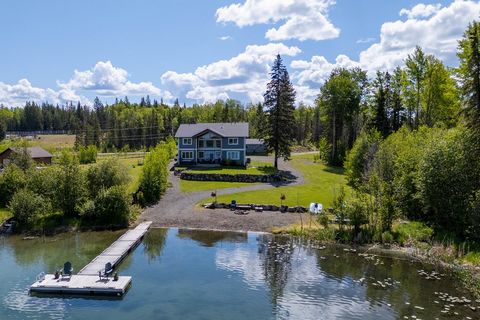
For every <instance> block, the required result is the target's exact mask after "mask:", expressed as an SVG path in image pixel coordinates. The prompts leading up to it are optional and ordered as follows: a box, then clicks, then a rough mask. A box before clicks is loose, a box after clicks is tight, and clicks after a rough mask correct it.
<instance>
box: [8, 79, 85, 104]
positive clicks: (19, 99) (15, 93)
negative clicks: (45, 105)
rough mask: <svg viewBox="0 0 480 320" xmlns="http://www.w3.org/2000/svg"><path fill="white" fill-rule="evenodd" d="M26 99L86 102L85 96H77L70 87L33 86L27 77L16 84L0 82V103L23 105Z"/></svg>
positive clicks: (52, 101)
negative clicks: (54, 88)
mask: <svg viewBox="0 0 480 320" xmlns="http://www.w3.org/2000/svg"><path fill="white" fill-rule="evenodd" d="M26 101H35V102H37V103H41V102H50V103H55V104H56V103H59V104H61V103H65V102H78V101H80V102H81V103H85V102H87V99H86V98H85V97H81V96H78V95H77V94H76V93H75V91H72V90H70V89H60V90H53V89H50V88H46V89H45V88H39V87H34V86H33V85H32V84H31V83H30V81H28V80H27V79H21V80H19V81H18V82H17V83H16V84H7V83H3V82H0V104H2V105H4V106H8V107H11V106H23V105H24V104H25V102H26Z"/></svg>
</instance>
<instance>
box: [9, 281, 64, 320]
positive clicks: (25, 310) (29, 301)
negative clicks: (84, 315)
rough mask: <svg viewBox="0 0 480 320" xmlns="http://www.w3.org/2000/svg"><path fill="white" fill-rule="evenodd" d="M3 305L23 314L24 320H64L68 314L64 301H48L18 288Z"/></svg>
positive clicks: (13, 290) (13, 289)
mask: <svg viewBox="0 0 480 320" xmlns="http://www.w3.org/2000/svg"><path fill="white" fill-rule="evenodd" d="M3 305H4V306H5V307H6V308H7V309H10V310H12V311H18V312H21V314H22V319H24V318H28V319H42V318H48V319H53V320H57V319H59V320H60V319H64V317H65V314H66V306H65V301H64V300H63V299H46V298H39V297H34V296H30V295H29V294H28V289H25V288H21V287H19V286H16V287H14V288H12V289H11V290H10V291H9V293H8V294H7V295H6V296H5V298H4V299H3Z"/></svg>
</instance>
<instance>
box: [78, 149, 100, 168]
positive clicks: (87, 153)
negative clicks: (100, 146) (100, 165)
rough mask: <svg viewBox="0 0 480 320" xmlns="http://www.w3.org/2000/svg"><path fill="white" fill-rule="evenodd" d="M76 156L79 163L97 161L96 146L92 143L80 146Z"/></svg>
mask: <svg viewBox="0 0 480 320" xmlns="http://www.w3.org/2000/svg"><path fill="white" fill-rule="evenodd" d="M78 157H79V160H80V163H81V164H88V163H95V162H96V161H97V147H95V146H94V145H89V146H88V147H84V146H80V148H79V150H78Z"/></svg>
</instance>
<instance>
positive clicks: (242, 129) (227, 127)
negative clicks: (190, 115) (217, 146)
mask: <svg viewBox="0 0 480 320" xmlns="http://www.w3.org/2000/svg"><path fill="white" fill-rule="evenodd" d="M206 130H210V131H212V132H214V133H216V134H218V135H220V136H222V137H248V123H247V122H235V123H195V124H181V125H180V127H179V128H178V130H177V133H176V134H175V138H191V137H194V136H196V135H198V134H199V133H202V132H205V131H206Z"/></svg>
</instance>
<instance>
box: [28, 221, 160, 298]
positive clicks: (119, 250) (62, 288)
mask: <svg viewBox="0 0 480 320" xmlns="http://www.w3.org/2000/svg"><path fill="white" fill-rule="evenodd" d="M151 224H152V222H151V221H146V222H143V223H141V224H139V225H138V226H137V227H135V228H134V229H130V230H128V231H127V232H125V233H124V234H123V235H122V236H121V237H120V238H118V239H117V240H116V241H115V242H114V243H112V244H111V245H110V246H109V247H108V248H107V249H105V250H103V252H102V253H100V254H99V255H98V256H97V257H95V258H94V259H93V260H92V261H91V262H90V263H89V264H87V265H86V266H85V267H83V268H82V269H81V270H80V271H79V272H78V273H77V274H76V275H72V276H71V277H70V278H62V277H60V278H57V279H55V275H53V274H47V275H42V276H40V277H39V279H37V281H35V283H33V284H32V285H31V287H30V291H31V292H43V293H60V294H87V295H117V296H121V295H123V294H124V293H125V292H126V291H127V289H128V287H129V286H130V284H131V280H132V278H131V277H129V276H120V277H118V280H114V279H113V277H109V278H103V277H102V278H100V277H99V272H101V271H103V270H104V268H105V264H106V263H108V262H110V263H111V264H112V266H113V268H114V269H115V268H116V267H117V266H118V265H119V263H120V262H121V261H122V260H123V259H124V258H125V257H126V256H127V255H128V254H129V253H130V252H131V251H132V250H133V249H134V248H135V247H136V246H137V245H138V244H139V243H140V242H141V240H142V238H143V236H144V235H145V233H147V231H148V229H149V228H150V225H151Z"/></svg>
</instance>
